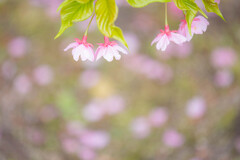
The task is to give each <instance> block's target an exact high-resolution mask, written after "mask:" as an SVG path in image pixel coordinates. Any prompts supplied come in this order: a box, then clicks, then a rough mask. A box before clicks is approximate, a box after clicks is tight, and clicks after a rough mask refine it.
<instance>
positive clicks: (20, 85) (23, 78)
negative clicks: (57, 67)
mask: <svg viewBox="0 0 240 160" xmlns="http://www.w3.org/2000/svg"><path fill="white" fill-rule="evenodd" d="M14 89H15V90H16V91H17V92H18V93H20V94H27V93H28V92H30V90H31V89H32V82H31V80H30V79H29V77H28V76H27V75H25V74H21V75H20V76H18V77H17V78H16V79H15V80H14Z"/></svg>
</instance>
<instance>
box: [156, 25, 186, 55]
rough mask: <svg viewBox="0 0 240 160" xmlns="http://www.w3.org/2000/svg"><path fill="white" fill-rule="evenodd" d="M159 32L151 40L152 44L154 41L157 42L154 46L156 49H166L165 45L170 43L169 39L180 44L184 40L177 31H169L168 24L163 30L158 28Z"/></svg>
mask: <svg viewBox="0 0 240 160" xmlns="http://www.w3.org/2000/svg"><path fill="white" fill-rule="evenodd" d="M160 32H161V33H160V34H158V36H157V37H156V38H155V39H154V40H153V41H152V44H151V45H153V44H154V43H157V45H156V48H157V50H162V51H165V50H166V49H167V46H168V45H169V44H170V41H173V42H174V43H176V44H182V43H184V42H186V38H185V37H184V36H183V35H181V34H178V33H176V32H177V31H171V30H169V26H168V25H166V26H165V31H164V30H160Z"/></svg>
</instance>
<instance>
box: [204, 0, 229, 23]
mask: <svg viewBox="0 0 240 160" xmlns="http://www.w3.org/2000/svg"><path fill="white" fill-rule="evenodd" d="M202 1H203V4H204V5H205V8H206V11H208V12H214V13H216V14H217V15H218V16H219V17H221V18H222V19H223V20H224V21H225V19H224V17H223V15H222V13H221V11H220V10H219V7H218V3H216V2H215V1H214V0H202Z"/></svg>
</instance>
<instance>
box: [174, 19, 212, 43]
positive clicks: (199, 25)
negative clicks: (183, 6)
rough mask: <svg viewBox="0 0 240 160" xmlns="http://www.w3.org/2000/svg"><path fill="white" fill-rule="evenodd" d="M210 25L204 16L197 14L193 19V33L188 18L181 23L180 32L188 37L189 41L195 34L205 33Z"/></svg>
mask: <svg viewBox="0 0 240 160" xmlns="http://www.w3.org/2000/svg"><path fill="white" fill-rule="evenodd" d="M208 25H209V22H208V21H207V20H206V19H205V18H204V17H203V16H197V17H196V18H194V19H193V22H192V26H191V33H192V35H190V33H189V31H188V25H187V21H186V20H182V22H181V23H180V26H179V30H178V33H179V34H181V35H183V36H184V37H186V39H187V41H190V40H191V39H192V37H193V35H194V34H203V32H206V30H207V26H208Z"/></svg>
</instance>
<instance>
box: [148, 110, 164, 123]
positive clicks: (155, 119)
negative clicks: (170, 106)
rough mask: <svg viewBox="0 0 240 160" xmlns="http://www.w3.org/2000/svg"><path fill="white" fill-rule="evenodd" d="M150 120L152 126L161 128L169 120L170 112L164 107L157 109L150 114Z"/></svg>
mask: <svg viewBox="0 0 240 160" xmlns="http://www.w3.org/2000/svg"><path fill="white" fill-rule="evenodd" d="M148 119H149V122H150V124H151V126H153V127H161V126H162V125H163V124H164V123H166V121H167V120H168V112H167V110H166V109H165V108H162V107H158V108H155V109H154V110H152V111H151V113H150V114H149V116H148Z"/></svg>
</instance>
